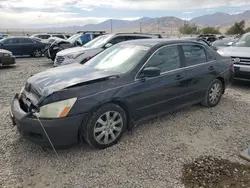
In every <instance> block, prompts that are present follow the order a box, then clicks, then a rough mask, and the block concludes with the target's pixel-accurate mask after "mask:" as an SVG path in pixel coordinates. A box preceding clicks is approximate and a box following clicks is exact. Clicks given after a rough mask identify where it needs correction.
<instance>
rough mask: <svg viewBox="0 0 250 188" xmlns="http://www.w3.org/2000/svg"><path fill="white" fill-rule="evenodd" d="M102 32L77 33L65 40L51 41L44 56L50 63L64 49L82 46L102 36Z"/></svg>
mask: <svg viewBox="0 0 250 188" xmlns="http://www.w3.org/2000/svg"><path fill="white" fill-rule="evenodd" d="M103 33H105V32H104V31H89V32H87V31H85V32H78V33H77V34H75V35H73V36H71V37H70V38H68V39H67V40H63V39H53V40H54V41H49V42H50V43H51V45H50V46H49V47H48V49H46V53H45V55H46V56H47V58H48V59H51V60H52V61H54V60H55V58H56V54H57V53H58V52H59V51H61V50H64V49H68V48H72V47H76V46H82V45H84V44H86V43H87V42H89V41H91V40H93V39H95V38H96V37H98V36H100V35H103Z"/></svg>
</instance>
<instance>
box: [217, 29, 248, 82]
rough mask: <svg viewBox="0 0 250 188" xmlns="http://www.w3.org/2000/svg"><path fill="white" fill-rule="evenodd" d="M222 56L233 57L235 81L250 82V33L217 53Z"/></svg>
mask: <svg viewBox="0 0 250 188" xmlns="http://www.w3.org/2000/svg"><path fill="white" fill-rule="evenodd" d="M217 52H218V53H219V54H220V55H222V56H226V57H231V59H232V61H233V64H234V79H237V80H247V81H250V33H246V34H244V35H242V36H241V37H240V39H239V40H238V41H236V42H234V43H233V44H232V45H231V46H230V47H227V48H222V49H219V50H218V51H217Z"/></svg>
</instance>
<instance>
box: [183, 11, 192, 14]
mask: <svg viewBox="0 0 250 188" xmlns="http://www.w3.org/2000/svg"><path fill="white" fill-rule="evenodd" d="M193 13H194V12H191V11H187V12H182V14H193Z"/></svg>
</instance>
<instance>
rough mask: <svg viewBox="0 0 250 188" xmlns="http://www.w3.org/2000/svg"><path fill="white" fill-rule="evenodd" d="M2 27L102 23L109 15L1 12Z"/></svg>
mask: <svg viewBox="0 0 250 188" xmlns="http://www.w3.org/2000/svg"><path fill="white" fill-rule="evenodd" d="M3 17H4V19H1V21H0V22H1V25H0V27H1V28H5V29H7V28H21V29H23V28H39V27H45V26H46V27H50V26H53V27H55V26H60V27H62V26H72V25H86V24H89V23H93V24H95V23H100V22H102V21H104V20H107V19H109V18H108V17H103V18H98V17H81V16H80V15H78V14H77V13H69V12H41V11H29V12H23V13H18V14H15V13H13V12H11V11H10V12H2V11H1V12H0V18H3Z"/></svg>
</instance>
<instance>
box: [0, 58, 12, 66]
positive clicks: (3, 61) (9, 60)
mask: <svg viewBox="0 0 250 188" xmlns="http://www.w3.org/2000/svg"><path fill="white" fill-rule="evenodd" d="M13 64H16V59H15V57H1V58H0V65H13Z"/></svg>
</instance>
